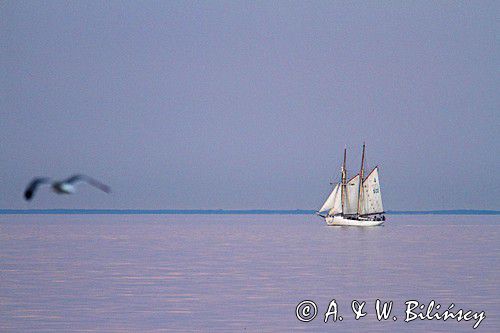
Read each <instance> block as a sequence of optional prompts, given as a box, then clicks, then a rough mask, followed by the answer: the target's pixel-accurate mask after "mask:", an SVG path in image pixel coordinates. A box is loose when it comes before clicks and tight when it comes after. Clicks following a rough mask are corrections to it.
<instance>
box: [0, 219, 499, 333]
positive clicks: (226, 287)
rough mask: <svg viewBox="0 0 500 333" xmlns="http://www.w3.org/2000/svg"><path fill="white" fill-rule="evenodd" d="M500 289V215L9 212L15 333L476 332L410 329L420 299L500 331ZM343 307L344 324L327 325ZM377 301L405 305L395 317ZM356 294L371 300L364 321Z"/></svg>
mask: <svg viewBox="0 0 500 333" xmlns="http://www.w3.org/2000/svg"><path fill="white" fill-rule="evenodd" d="M499 286H500V216H499V215H493V216H482V215H474V216H464V215H462V216H453V215H420V216H415V215H413V216H403V215H392V216H389V220H388V221H387V222H386V224H385V226H383V227H374V228H355V227H326V226H325V225H324V224H323V223H322V220H321V219H319V218H318V217H315V216H309V215H1V216H0V331H1V332H20V331H46V332H54V331H59V332H68V331H87V332H88V331H96V332H106V331H115V332H127V331H130V332H140V331H157V332H169V331H172V332H195V331H196V332H197V331H228V332H234V331H236V332H241V331H249V332H288V331H292V330H293V331H309V332H318V331H328V332H332V331H342V332H368V331H374V332H387V331H388V330H395V331H402V330H403V329H404V330H405V331H420V332H428V331H437V332H458V331H460V332H471V331H473V329H472V326H473V325H474V322H475V321H474V320H471V321H468V322H466V321H461V322H457V321H453V320H452V319H449V320H448V321H446V322H444V321H437V320H433V321H429V320H414V321H411V322H408V323H405V322H404V319H405V309H406V306H405V301H408V300H416V301H419V302H420V303H422V304H426V305H427V304H428V303H429V302H430V301H431V300H435V301H436V302H437V303H439V304H440V305H441V310H442V311H444V310H445V309H447V308H448V307H449V306H450V304H451V303H454V304H455V306H454V308H453V310H458V309H464V310H465V311H467V310H473V311H477V312H480V311H485V315H486V319H484V320H483V321H482V323H481V324H480V325H479V327H478V329H477V330H476V331H478V332H499V331H500V302H499V299H500V287H499ZM333 299H335V300H336V304H337V310H338V313H337V315H340V316H342V317H343V320H342V321H340V320H337V321H336V322H333V321H332V317H329V321H328V323H324V322H323V319H324V313H325V312H326V311H327V308H328V304H329V303H330V301H331V300H333ZM376 299H380V300H382V301H393V302H394V303H393V309H392V313H391V316H390V319H389V320H387V321H380V322H379V321H378V320H377V318H376V316H375V306H374V304H375V300H376ZM303 300H311V301H314V302H315V304H316V305H317V309H318V311H317V312H318V314H317V317H316V318H315V319H314V320H312V321H310V322H301V321H299V320H298V319H297V318H296V306H297V305H298V304H299V303H300V302H301V301H303ZM353 300H358V301H359V302H360V303H361V302H362V301H366V305H365V307H364V310H365V312H366V313H367V315H366V316H365V317H363V318H361V319H359V320H355V319H354V314H353V312H352V310H351V302H352V301H353ZM415 311H416V310H415ZM433 312H435V311H433ZM394 316H396V317H397V320H396V321H394V319H393V317H394Z"/></svg>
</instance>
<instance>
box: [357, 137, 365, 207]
mask: <svg viewBox="0 0 500 333" xmlns="http://www.w3.org/2000/svg"><path fill="white" fill-rule="evenodd" d="M364 164H365V143H364V142H363V154H362V155H361V170H359V191H358V216H359V215H360V214H361V191H362V190H363V173H364Z"/></svg>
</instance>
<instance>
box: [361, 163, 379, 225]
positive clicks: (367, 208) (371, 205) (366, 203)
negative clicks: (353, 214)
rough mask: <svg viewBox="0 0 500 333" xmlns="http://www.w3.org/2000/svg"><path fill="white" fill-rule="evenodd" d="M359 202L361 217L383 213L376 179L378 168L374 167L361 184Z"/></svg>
mask: <svg viewBox="0 0 500 333" xmlns="http://www.w3.org/2000/svg"><path fill="white" fill-rule="evenodd" d="M361 197H362V201H361V215H368V214H378V213H383V212H384V206H383V205H382V193H381V191H380V182H379V179H378V168H377V167H375V168H374V169H373V170H372V172H370V174H369V175H368V177H366V179H365V181H364V182H363V195H362V196H361Z"/></svg>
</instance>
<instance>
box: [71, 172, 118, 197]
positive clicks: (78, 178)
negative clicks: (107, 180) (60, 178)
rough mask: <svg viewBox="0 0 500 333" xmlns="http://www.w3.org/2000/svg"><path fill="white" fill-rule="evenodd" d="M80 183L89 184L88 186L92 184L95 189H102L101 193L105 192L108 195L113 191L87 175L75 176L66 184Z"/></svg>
mask: <svg viewBox="0 0 500 333" xmlns="http://www.w3.org/2000/svg"><path fill="white" fill-rule="evenodd" d="M80 182H85V183H88V184H90V185H92V186H94V187H97V188H98V189H100V190H101V191H104V192H106V193H109V192H111V189H110V188H109V186H108V185H105V184H103V183H101V182H99V181H97V180H95V179H94V178H92V177H89V176H86V175H73V176H71V177H69V178H68V179H66V180H65V181H64V183H68V184H75V183H80Z"/></svg>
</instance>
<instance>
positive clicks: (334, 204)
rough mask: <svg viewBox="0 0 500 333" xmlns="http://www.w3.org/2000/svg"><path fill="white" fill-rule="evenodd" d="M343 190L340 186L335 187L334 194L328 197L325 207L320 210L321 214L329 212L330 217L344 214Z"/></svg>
mask: <svg viewBox="0 0 500 333" xmlns="http://www.w3.org/2000/svg"><path fill="white" fill-rule="evenodd" d="M341 192H342V191H341V189H340V184H337V185H335V187H334V188H333V191H332V193H330V195H329V196H328V199H326V201H325V203H324V204H323V207H321V209H320V210H319V212H325V211H329V213H328V214H329V215H335V214H339V213H341V212H342V201H341Z"/></svg>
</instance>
